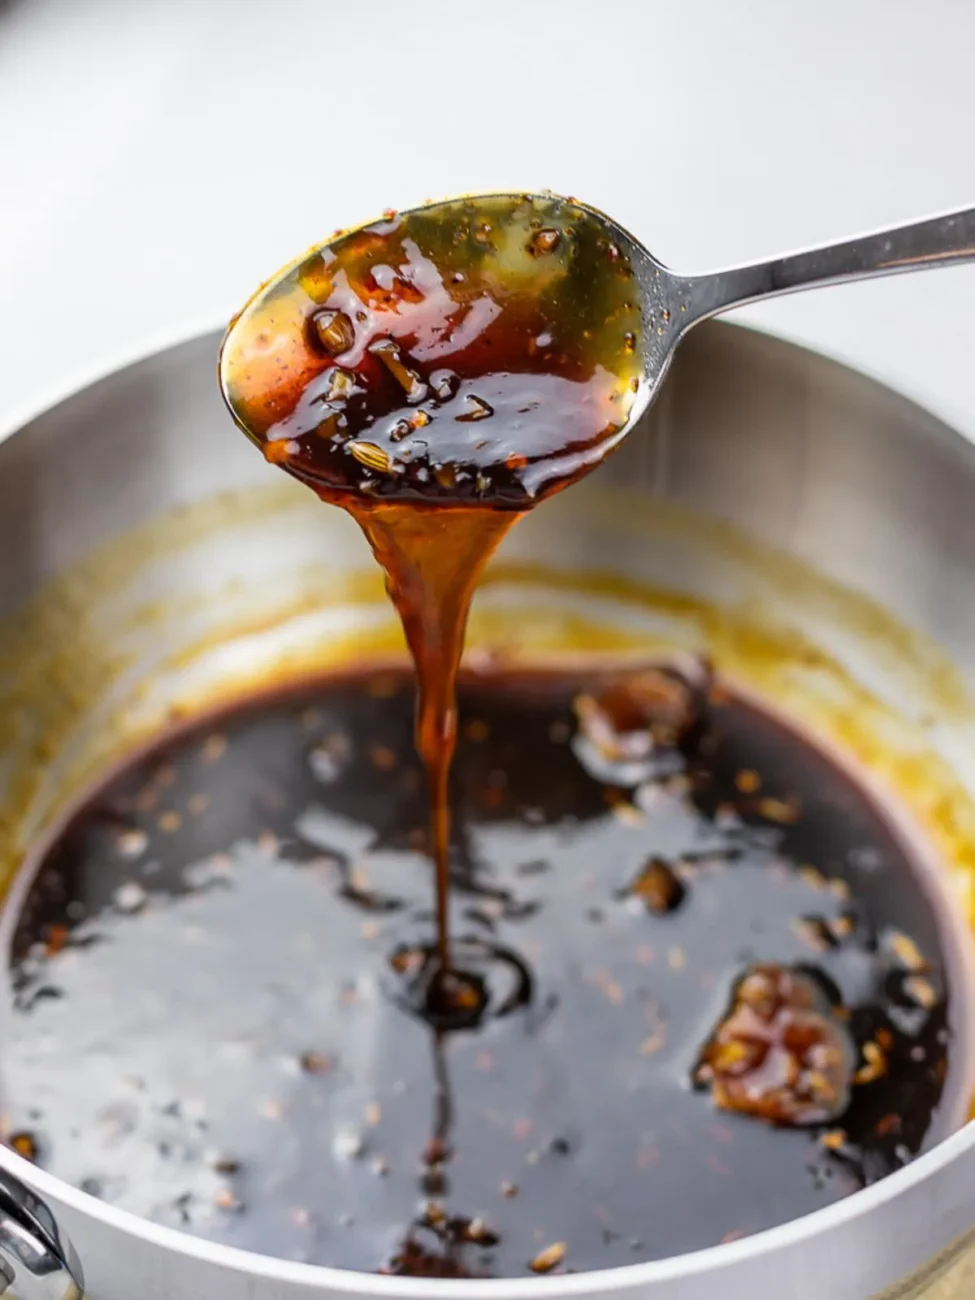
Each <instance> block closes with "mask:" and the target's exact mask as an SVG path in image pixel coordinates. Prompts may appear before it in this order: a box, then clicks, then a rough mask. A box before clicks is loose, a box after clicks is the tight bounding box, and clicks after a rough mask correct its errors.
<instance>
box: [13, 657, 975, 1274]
mask: <svg viewBox="0 0 975 1300" xmlns="http://www.w3.org/2000/svg"><path fill="white" fill-rule="evenodd" d="M460 698H461V720H462V721H461V729H460V743H459V746H458V753H457V759H456V763H455V765H454V771H453V774H452V781H451V806H452V810H453V814H454V815H453V820H452V823H451V839H450V855H449V869H450V879H451V885H452V889H451V896H450V909H451V921H452V925H453V932H454V936H455V938H454V943H455V950H456V960H457V963H458V966H459V967H462V968H463V969H464V970H465V971H467V972H469V973H470V975H471V976H472V977H474V978H476V980H477V981H478V987H479V988H480V989H481V990H482V991H483V997H482V1001H481V1004H480V1006H479V1007H478V1014H477V1015H475V1016H472V1017H471V1019H470V1021H469V1026H468V1028H466V1029H460V1028H458V1022H457V1020H456V1019H454V1020H453V1021H452V1022H451V1025H450V1028H451V1029H453V1030H454V1032H444V1030H443V1029H442V1028H439V1029H438V1028H437V1027H436V1026H431V1025H430V1023H429V1020H428V1019H427V1018H425V1017H424V1015H422V1014H421V1015H417V1014H415V1013H416V1011H417V1010H418V1000H417V998H416V996H415V984H416V982H417V981H419V982H420V983H422V982H423V980H424V979H425V978H427V977H428V976H429V962H430V960H431V959H435V952H432V949H431V943H430V940H431V937H432V928H433V922H434V919H435V918H434V915H433V913H432V910H431V889H430V866H429V861H428V858H427V853H428V850H429V845H430V832H429V826H428V822H427V817H426V810H425V804H424V799H423V774H422V769H421V766H420V764H419V762H418V760H417V757H416V755H415V752H414V749H413V744H412V712H413V690H412V683H411V681H410V678H409V676H408V675H407V674H406V673H400V672H396V673H384V674H382V675H374V676H337V677H335V678H333V679H330V680H327V681H324V682H321V683H319V684H317V685H314V686H308V687H304V688H302V689H301V690H295V691H294V692H292V693H291V694H289V695H287V696H281V697H272V698H265V699H260V700H256V701H254V702H252V703H250V704H248V705H245V706H243V707H241V708H239V709H238V710H236V711H234V712H231V713H229V714H227V715H225V716H222V717H219V718H216V719H213V720H210V721H204V722H202V723H198V724H194V725H193V726H192V727H190V728H188V729H187V730H185V731H184V732H182V733H180V734H178V735H176V736H175V737H172V738H170V739H167V740H164V741H162V742H160V743H159V744H158V745H157V746H156V747H155V748H153V749H152V750H150V751H149V752H147V753H146V754H145V755H144V756H142V757H141V758H138V759H136V760H135V761H133V762H132V763H131V764H130V765H129V766H128V767H126V769H125V770H123V771H122V772H121V773H119V774H118V775H117V776H116V777H114V778H113V779H112V780H111V781H110V782H109V783H108V785H107V786H105V788H104V789H102V790H100V791H99V792H97V793H96V794H95V795H93V796H92V797H91V799H90V800H89V801H88V802H87V803H86V804H85V805H84V806H83V807H82V808H81V809H80V811H78V812H77V813H76V814H75V815H74V816H73V817H72V818H71V819H70V821H69V823H68V824H67V825H66V826H65V827H63V828H62V829H61V831H60V832H59V833H58V834H57V836H56V838H55V840H54V842H53V843H52V844H51V846H50V847H49V848H48V849H47V850H46V852H45V853H44V856H43V860H42V861H41V862H40V864H39V866H38V870H37V874H36V878H35V881H34V884H33V886H32V887H31V889H30V892H29V894H28V896H27V897H26V900H25V902H24V904H23V906H22V908H21V911H20V916H19V922H18V924H17V929H16V934H15V935H14V939H13V962H12V966H11V977H12V983H13V993H14V1009H13V1013H12V1015H11V1017H10V1023H9V1026H8V1027H7V1028H6V1030H5V1044H4V1067H5V1072H6V1073H5V1080H4V1084H5V1096H4V1098H3V1111H4V1114H5V1116H6V1124H7V1134H6V1136H7V1139H8V1141H10V1142H11V1144H12V1145H14V1146H15V1147H17V1149H19V1150H22V1151H23V1152H24V1153H25V1154H28V1155H33V1156H34V1157H35V1158H36V1159H37V1160H38V1161H39V1163H40V1164H42V1165H43V1166H44V1167H46V1168H48V1169H50V1170H52V1171H53V1172H55V1173H56V1174H58V1175H60V1176H61V1177H63V1178H65V1179H67V1180H68V1181H69V1182H72V1183H74V1184H76V1185H78V1186H81V1187H83V1188H85V1189H86V1190H88V1191H90V1192H92V1193H93V1194H94V1195H96V1196H101V1197H103V1198H104V1199H105V1200H107V1201H110V1202H112V1203H113V1204H117V1205H120V1206H124V1207H126V1208H128V1209H130V1210H133V1211H134V1212H136V1213H138V1214H142V1215H145V1216H147V1217H149V1218H152V1219H155V1220H157V1221H159V1222H162V1223H167V1224H170V1225H173V1226H178V1227H182V1228H184V1229H186V1230H188V1231H191V1232H193V1233H196V1234H199V1235H201V1236H204V1237H208V1238H210V1239H213V1240H216V1241H220V1242H225V1243H229V1244H232V1245H236V1246H242V1247H245V1248H249V1249H254V1250H259V1251H263V1252H266V1253H268V1254H271V1255H275V1256H279V1257H282V1258H290V1259H302V1260H308V1261H313V1262H320V1263H327V1264H332V1265H336V1266H339V1267H344V1268H352V1269H359V1270H374V1269H384V1270H387V1271H391V1272H394V1273H407V1274H412V1275H422V1276H439V1277H443V1276H469V1275H473V1276H507V1275H518V1274H525V1273H527V1272H529V1271H530V1270H531V1269H532V1267H534V1270H535V1271H544V1270H546V1269H550V1270H552V1271H560V1272H563V1271H566V1270H568V1269H592V1268H599V1267H607V1266H613V1265H618V1264H626V1263H633V1262H637V1261H640V1260H649V1259H654V1258H658V1257H661V1256H666V1255H673V1254H677V1253H680V1252H682V1251H687V1250H692V1249H695V1248H698V1247H702V1246H706V1245H710V1244H712V1243H715V1242H718V1241H721V1240H726V1239H732V1238H734V1237H738V1236H741V1235H744V1234H748V1233H753V1232H756V1231H759V1230H761V1229H762V1228H765V1227H769V1226H771V1225H774V1224H777V1223H782V1222H785V1221H787V1220H789V1219H792V1218H794V1217H796V1216H798V1215H801V1214H804V1213H806V1212H808V1211H811V1210H814V1209H816V1208H818V1207H820V1206H823V1205H826V1204H828V1203H830V1202H832V1201H835V1200H837V1199H838V1198H840V1197H842V1196H844V1195H846V1194H848V1193H850V1192H852V1191H854V1190H856V1189H857V1188H859V1187H862V1186H864V1185H865V1184H867V1183H871V1182H873V1181H875V1180H876V1179H878V1178H880V1177H882V1176H884V1175H885V1174H887V1173H889V1172H890V1171H891V1170H894V1169H896V1168H898V1167H899V1166H901V1165H902V1164H904V1163H905V1162H907V1161H909V1160H910V1159H911V1158H912V1157H913V1156H914V1155H915V1154H916V1153H917V1152H918V1151H921V1150H923V1149H925V1148H927V1147H928V1146H930V1145H931V1144H933V1143H934V1142H936V1141H938V1140H939V1139H940V1138H941V1137H943V1136H944V1135H945V1134H946V1133H947V1132H949V1131H950V1130H951V1129H952V1128H953V1127H954V1125H955V1123H956V1122H957V1121H958V1120H959V1119H960V1118H961V1106H962V1105H963V1098H961V1097H960V1096H959V1093H960V1089H959V1086H958V1080H957V1079H956V1078H955V1074H954V1072H953V1071H952V1070H951V1069H950V1068H949V1063H950V1060H951V1059H952V1058H951V1057H950V1056H949V1011H950V1010H952V1007H953V1002H952V998H953V997H954V994H955V990H954V987H953V986H952V985H951V983H950V979H949V978H948V977H947V976H946V972H945V970H944V954H943V952H942V949H941V945H940V942H939V926H938V919H937V917H936V915H935V914H934V911H933V909H932V906H931V904H930V902H929V900H928V897H927V894H926V890H925V886H924V885H923V883H922V882H921V880H920V878H919V877H918V876H917V875H916V873H915V870H914V866H913V864H912V863H911V862H910V861H909V860H908V859H907V858H906V857H905V855H904V852H903V850H902V848H901V847H900V844H899V842H898V841H897V839H896V838H895V837H894V836H892V835H891V834H890V832H889V831H888V829H887V828H886V826H885V824H884V822H883V820H882V819H881V817H880V816H879V815H878V813H877V812H876V810H875V808H874V806H873V805H872V804H871V803H870V802H869V801H868V800H867V799H866V798H865V797H864V796H863V794H862V793H861V792H860V791H859V790H858V789H857V788H856V787H855V786H853V785H852V784H851V783H850V782H849V780H848V779H847V778H845V777H843V776H842V775H841V774H840V773H839V772H838V771H837V770H836V769H835V768H834V767H833V766H832V765H831V764H830V763H829V762H828V761H827V760H826V759H825V758H824V757H823V756H822V755H821V754H820V753H819V752H818V751H817V750H816V749H814V748H813V747H811V746H809V745H807V744H805V743H804V742H803V741H801V740H800V739H799V738H798V737H797V736H796V735H795V734H794V733H793V732H791V731H790V730H788V729H787V728H785V727H784V726H782V725H780V724H779V723H777V722H776V721H774V720H773V719H771V718H770V717H769V716H767V715H765V714H764V713H761V712H759V711H756V710H755V709H753V708H751V707H749V706H747V705H745V704H743V703H741V702H740V701H738V700H736V699H735V698H734V697H730V698H729V697H728V696H726V695H724V694H721V693H716V694H715V697H714V700H713V702H712V704H711V706H710V707H709V709H708V710H707V712H706V713H705V714H704V715H703V716H702V713H701V709H702V702H701V687H700V685H698V684H696V683H692V682H690V681H688V682H687V683H686V684H685V683H683V682H682V680H681V679H680V678H676V677H673V676H669V675H666V674H664V675H660V674H653V673H644V674H639V675H637V677H636V678H634V677H632V676H628V677H627V678H626V679H623V680H620V681H617V682H615V683H614V684H607V683H606V682H605V681H604V680H602V679H598V678H580V677H578V676H577V677H571V678H570V677H566V676H561V675H555V674H552V675H538V674H536V675H531V674H522V675H516V674H514V675H513V674H509V675H504V674H501V675H497V676H486V677H473V676H468V677H465V678H462V680H461V692H460ZM648 735H650V736H651V737H652V743H649V744H648V743H647V736H648ZM770 965H771V967H772V968H773V969H774V970H775V971H777V972H780V974H779V975H776V977H775V978H776V980H778V979H780V978H789V979H792V981H793V985H792V986H791V990H790V989H784V991H783V990H780V992H781V994H782V998H783V999H785V1000H788V998H792V999H793V1000H794V1001H795V1000H796V998H798V1001H799V1002H800V1003H801V1004H802V1006H801V1008H800V1009H801V1010H802V1017H803V1018H802V1019H801V1020H800V1021H798V1022H789V1021H788V1019H786V1020H782V1019H781V1018H780V1019H779V1020H777V1021H776V1024H777V1025H778V1026H779V1028H777V1029H776V1030H775V1035H774V1036H775V1046H774V1050H773V1051H772V1052H771V1053H770V1054H769V1055H768V1056H767V1057H764V1058H763V1061H764V1068H765V1069H766V1070H767V1071H768V1070H772V1072H773V1073H774V1076H775V1077H774V1078H772V1079H771V1080H769V1079H765V1080H762V1079H761V1078H760V1077H759V1074H754V1075H753V1076H752V1078H751V1084H752V1085H753V1086H754V1087H758V1088H759V1094H756V1095H761V1096H764V1097H765V1098H766V1100H767V1101H768V1103H769V1105H774V1106H777V1107H778V1106H781V1105H782V1104H783V1094H782V1091H781V1087H782V1082H783V1078H785V1077H787V1075H788V1071H787V1069H786V1071H785V1074H784V1075H783V1072H782V1071H783V1069H784V1068H785V1067H786V1066H788V1061H787V1060H785V1057H784V1056H783V1053H782V1050H781V1045H782V1043H785V1044H786V1047H787V1049H788V1051H787V1052H786V1056H788V1054H789V1053H791V1054H792V1055H800V1054H803V1053H806V1052H807V1050H808V1048H809V1045H810V1040H809V1038H808V1034H807V1031H808V1030H809V1027H810V1020H809V1016H810V1014H814V1015H816V1016H819V1017H822V1020H821V1021H820V1022H817V1024H823V1025H825V1024H827V1023H828V1025H829V1026H830V1031H829V1032H830V1033H831V1034H833V1035H838V1036H839V1039H842V1041H843V1042H844V1043H846V1044H848V1045H849V1051H850V1060H849V1061H847V1062H846V1065H845V1067H844V1068H845V1070H846V1077H845V1078H844V1079H843V1081H842V1082H843V1085H844V1087H843V1090H842V1092H843V1095H842V1096H836V1097H827V1098H826V1103H825V1104H826V1111H825V1112H822V1111H821V1112H819V1113H817V1114H812V1113H811V1112H809V1111H808V1110H807V1111H806V1112H805V1113H802V1114H799V1115H792V1116H790V1117H789V1120H790V1122H789V1123H788V1124H787V1125H786V1126H785V1127H776V1126H774V1125H772V1124H769V1123H766V1122H763V1121H762V1120H760V1119H758V1118H755V1117H753V1116H752V1115H751V1114H746V1113H739V1108H737V1107H735V1108H732V1109H731V1110H722V1109H718V1107H720V1106H722V1105H725V1104H727V1101H728V1098H727V1096H723V1095H722V1094H721V1092H720V1090H719V1088H718V1087H717V1086H716V1085H715V1081H714V1078H713V1077H712V1078H710V1079H709V1078H707V1077H705V1076H704V1075H702V1073H701V1067H702V1062H703V1061H704V1060H705V1059H706V1058H707V1056H708V1050H707V1049H708V1045H709V1044H710V1043H712V1042H713V1041H714V1040H715V1035H716V1031H718V1029H719V1026H721V1025H722V1024H726V1023H727V1022H728V1012H729V1008H731V1006H732V1004H733V1002H735V1003H740V1002H741V1000H742V988H741V980H742V977H743V976H746V975H747V973H748V972H749V971H754V968H755V967H757V966H762V967H765V968H768V967H769V966H770ZM948 976H950V972H948ZM804 990H813V994H812V995H811V997H808V998H807V997H806V992H805V991H804ZM774 991H775V990H773V992H774ZM749 996H751V1000H752V1002H753V1003H754V1005H755V1006H756V1007H757V1008H758V1009H759V1011H761V1012H762V1014H763V1015H765V1018H766V1020H767V1021H769V1023H771V1019H772V1018H773V1017H774V1015H775V1014H777V1012H776V1010H775V1008H774V1007H772V1008H771V1010H769V1009H768V1008H766V1009H765V1010H764V1011H763V1010H762V1004H761V998H762V997H763V996H764V994H762V991H761V990H759V997H758V998H756V997H755V996H754V989H753V990H752V994H750V995H749ZM777 996H778V994H777ZM419 1009H420V1010H421V1011H422V1010H423V1006H422V1000H421V1001H420V1004H419ZM814 1027H815V1026H814ZM794 1029H798V1030H799V1031H800V1033H802V1034H804V1035H807V1037H804V1038H803V1039H802V1041H801V1042H799V1043H796V1042H795V1041H793V1042H791V1045H790V1043H789V1042H787V1041H786V1040H787V1037H788V1034H789V1033H790V1032H791V1031H792V1030H794ZM780 1030H781V1032H780ZM762 1032H764V1031H762ZM817 1032H818V1031H817ZM736 1033H737V1037H738V1038H739V1039H743V1040H745V1041H748V1040H749V1034H751V1033H752V1029H751V1028H749V1026H747V1025H746V1026H745V1028H744V1031H742V1027H741V1025H740V1024H739V1025H738V1029H737V1031H736ZM839 1039H837V1041H839ZM711 1060H712V1062H713V1063H715V1064H717V1065H718V1066H719V1067H720V1068H721V1069H723V1070H724V1082H725V1083H727V1081H728V1080H729V1079H730V1078H731V1077H732V1073H731V1072H732V1069H733V1067H734V1066H735V1062H734V1061H729V1060H728V1059H726V1057H713V1056H712V1057H711ZM783 1061H784V1062H785V1065H784V1066H783ZM747 1064H748V1067H749V1069H752V1070H757V1071H759V1073H760V1071H761V1069H762V1068H763V1065H762V1062H759V1061H758V1059H757V1057H756V1056H755V1055H754V1053H753V1054H752V1056H750V1057H749V1059H748V1062H747ZM814 1064H815V1062H813V1061H811V1059H810V1060H807V1061H805V1062H804V1067H805V1066H811V1065H814ZM851 1068H852V1069H853V1070H854V1071H855V1073H854V1075H853V1077H852V1078H850V1077H849V1071H850V1069H851ZM807 1074H808V1070H807ZM741 1077H742V1076H741V1075H740V1073H739V1074H738V1075H737V1076H735V1078H736V1079H738V1080H739V1081H740V1080H741ZM807 1084H810V1081H809V1079H808V1078H806V1080H805V1082H804V1083H802V1087H805V1086H806V1085H807ZM771 1085H774V1087H772V1086H771ZM736 1086H737V1085H736ZM810 1086H811V1087H812V1092H811V1093H810V1094H809V1095H810V1096H812V1098H813V1100H814V1101H815V1104H816V1106H817V1107H821V1106H822V1105H823V1104H824V1097H823V1094H822V1093H821V1092H820V1093H816V1091H815V1081H813V1083H812V1084H811V1085H810ZM795 1096H796V1098H797V1099H798V1101H799V1102H800V1103H803V1104H805V1100H806V1094H805V1093H803V1092H802V1088H799V1089H798V1090H797V1092H796V1093H795ZM732 1100H733V1098H732ZM786 1100H788V1099H786ZM836 1107H839V1111H838V1112H837V1111H836ZM793 1121H798V1122H801V1124H802V1126H801V1127H800V1126H797V1123H796V1122H793Z"/></svg>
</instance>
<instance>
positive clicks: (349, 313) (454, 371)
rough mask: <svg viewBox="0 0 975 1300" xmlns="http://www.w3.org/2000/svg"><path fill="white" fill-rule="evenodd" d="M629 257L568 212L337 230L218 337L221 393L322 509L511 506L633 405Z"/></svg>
mask: <svg viewBox="0 0 975 1300" xmlns="http://www.w3.org/2000/svg"><path fill="white" fill-rule="evenodd" d="M636 247H637V246H636V245H635V244H634V243H633V242H632V241H631V240H630V238H629V237H628V236H626V235H625V233H624V232H623V231H621V230H619V228H618V227H616V226H615V225H614V224H613V223H612V222H610V221H609V220H608V219H607V218H605V217H604V216H602V214H600V213H598V212H596V211H595V210H594V209H592V208H588V207H586V206H585V205H583V204H581V203H578V202H577V201H576V200H574V199H564V198H560V197H558V196H556V195H551V194H490V195H485V196H477V197H463V198H458V199H449V200H445V201H443V202H440V203H433V204H427V205H425V206H423V207H420V208H416V209H414V210H412V211H409V212H402V213H397V212H387V213H385V214H384V215H383V217H382V218H380V219H379V220H378V221H374V222H372V223H370V224H368V225H365V226H361V227H359V228H357V229H354V230H349V231H342V232H339V233H337V234H336V235H334V236H333V237H332V238H331V239H330V240H329V241H327V242H326V243H324V244H322V245H321V246H319V247H316V248H313V249H312V250H311V251H309V252H307V253H305V254H304V255H303V256H302V257H300V258H299V259H298V260H296V261H295V262H293V263H291V264H290V265H289V266H287V267H286V268H285V269H284V270H282V271H280V272H279V273H278V274H277V275H276V276H274V277H273V278H272V279H271V280H269V281H268V282H267V283H266V284H265V285H263V286H262V287H261V288H260V289H259V290H258V291H257V293H256V294H255V295H254V296H253V297H252V298H251V299H250V301H249V302H248V303H247V305H246V306H245V307H244V308H243V310H242V311H241V312H240V314H239V315H238V316H237V317H236V318H235V319H234V321H233V322H232V323H231V325H230V328H229V329H228V331H227V334H226V337H225V338H224V341H223V345H222V347H221V353H220V364H219V373H220V383H221V388H222V391H223V394H224V398H225V400H226V402H227V405H228V406H229V408H230V410H231V412H232V414H233V416H234V419H235V420H236V422H237V423H238V425H239V426H240V427H241V429H243V431H244V432H245V433H246V434H247V435H248V437H250V438H251V439H252V440H253V441H254V442H255V443H256V444H257V445H258V446H259V447H260V448H261V449H262V450H263V452H264V454H265V456H266V457H267V459H268V460H269V461H272V462H273V463H276V464H280V465H282V466H283V467H284V468H286V469H287V470H289V471H290V472H291V473H293V474H295V475H296V476H297V477H299V478H301V479H303V480H305V481H306V482H309V483H310V484H312V485H313V486H314V487H316V488H317V489H318V490H319V491H320V492H321V493H322V494H323V495H329V496H333V497H334V496H340V495H343V494H347V493H350V492H354V493H357V494H365V495H367V496H373V497H375V498H377V499H385V500H414V501H418V500H427V501H430V500H432V501H436V500H441V501H452V502H468V503H471V504H476V503H477V502H478V501H479V500H480V501H484V502H485V503H487V502H490V504H492V505H494V506H508V507H510V508H512V509H524V508H525V507H526V506H527V505H530V504H531V502H532V501H533V500H535V499H538V498H539V497H541V496H544V495H546V494H547V493H548V492H550V491H553V490H555V489H557V488H558V487H561V486H563V485H564V484H565V483H567V482H569V481H571V480H573V479H575V478H577V477H579V476H580V475H582V474H583V473H585V472H586V471H587V470H588V469H590V468H591V467H592V466H594V465H595V464H597V463H598V462H599V461H600V460H602V459H603V457H604V456H605V455H606V454H607V453H608V452H609V451H610V450H611V449H612V447H613V446H615V445H616V443H618V442H619V440H620V439H621V438H622V436H623V435H624V434H625V433H626V432H627V431H628V429H629V428H630V427H631V425H632V423H633V422H634V420H635V419H636V418H637V416H638V415H639V414H640V413H641V412H642V411H643V409H644V408H645V406H646V404H647V401H648V399H649V390H648V389H647V386H646V384H645V381H644V373H643V371H644V368H643V356H644V346H645V345H644V342H643V329H644V325H643V322H642V320H641V298H640V289H639V285H638V282H637V277H636V275H635V274H634V269H633V261H634V254H635V252H636Z"/></svg>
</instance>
